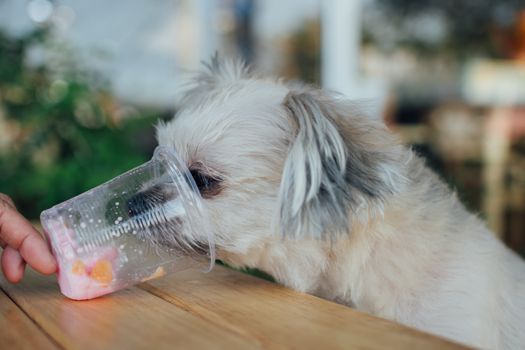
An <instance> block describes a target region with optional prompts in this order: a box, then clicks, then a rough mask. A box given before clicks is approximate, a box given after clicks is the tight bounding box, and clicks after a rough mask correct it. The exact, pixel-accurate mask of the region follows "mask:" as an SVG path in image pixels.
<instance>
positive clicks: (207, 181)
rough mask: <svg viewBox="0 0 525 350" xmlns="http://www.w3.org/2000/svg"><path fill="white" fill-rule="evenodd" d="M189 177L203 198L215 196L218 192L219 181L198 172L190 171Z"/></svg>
mask: <svg viewBox="0 0 525 350" xmlns="http://www.w3.org/2000/svg"><path fill="white" fill-rule="evenodd" d="M190 173H191V176H192V177H193V180H194V181H195V184H196V185H197V188H198V189H199V192H200V193H201V195H202V196H203V197H205V198H206V197H211V196H215V195H217V194H218V193H219V192H220V182H221V181H220V180H219V179H217V178H214V177H212V176H209V175H206V174H204V173H202V172H201V171H200V170H190Z"/></svg>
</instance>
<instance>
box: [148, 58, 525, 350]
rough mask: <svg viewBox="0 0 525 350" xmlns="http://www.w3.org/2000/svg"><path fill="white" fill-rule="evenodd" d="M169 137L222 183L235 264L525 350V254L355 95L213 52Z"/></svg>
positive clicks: (162, 133) (461, 337)
mask: <svg viewBox="0 0 525 350" xmlns="http://www.w3.org/2000/svg"><path fill="white" fill-rule="evenodd" d="M158 140H159V143H160V144H161V145H169V146H174V147H175V148H176V149H177V150H178V152H179V153H180V154H181V155H182V157H183V158H184V160H185V161H186V162H187V165H188V167H189V168H190V169H192V170H193V169H199V171H200V172H201V174H202V175H203V176H207V177H208V178H209V179H212V180H213V181H211V182H206V183H205V185H206V186H207V187H206V186H204V187H205V188H203V189H202V191H203V196H204V200H205V204H206V207H207V209H208V211H209V213H210V216H211V221H212V226H213V230H214V233H215V235H216V237H215V240H216V244H217V247H218V256H219V258H221V259H223V260H224V261H226V262H227V263H229V264H233V265H237V266H248V267H255V268H258V269H261V270H263V271H265V272H267V273H269V274H270V275H272V276H273V277H275V279H276V280H277V281H279V282H280V283H282V284H284V285H286V286H288V287H291V288H293V289H296V290H299V291H304V292H307V293H312V294H315V295H318V296H320V297H323V298H326V299H329V300H333V301H336V302H338V303H341V304H345V305H348V306H352V307H354V308H356V309H358V310H363V311H366V312H369V313H371V314H374V315H377V316H380V317H385V318H388V319H391V320H396V321H398V322H401V323H404V324H406V325H410V326H413V327H416V328H419V329H422V330H426V331H428V332H431V333H435V334H438V335H442V336H445V337H448V338H451V339H454V340H456V341H459V342H462V343H466V344H470V345H474V346H478V347H482V348H491V349H517V348H523V347H525V263H524V262H523V261H522V260H521V259H520V258H518V257H517V255H515V254H514V253H512V252H511V251H510V250H509V249H507V248H506V247H504V245H503V244H502V243H500V242H499V241H498V239H497V238H495V236H494V235H493V234H492V233H491V232H489V231H488V230H487V228H486V227H485V225H484V224H483V223H482V222H481V221H480V220H479V219H478V218H477V217H476V216H475V215H472V214H470V213H468V212H467V211H466V210H465V208H464V207H463V205H462V204H461V203H460V202H459V200H458V198H457V196H456V194H455V193H453V192H452V191H451V190H450V189H449V188H448V187H447V186H446V185H445V184H444V183H443V182H442V181H441V180H440V179H439V178H438V177H437V176H436V175H435V174H434V173H432V171H430V170H429V169H428V168H427V167H426V166H425V164H424V161H423V160H422V159H420V158H419V157H418V156H417V155H415V154H414V153H413V152H412V151H411V150H410V149H408V148H406V147H404V146H402V145H400V143H399V142H398V140H397V139H396V138H395V137H394V136H393V135H391V134H390V133H389V132H388V131H387V129H386V128H385V127H384V125H382V123H380V122H378V121H373V120H371V119H370V118H367V117H366V116H363V115H362V114H361V113H360V111H359V109H358V108H357V107H356V106H355V105H354V104H352V103H351V102H349V101H345V100H342V99H340V98H337V97H333V96H330V95H329V94H327V93H325V92H322V91H320V90H316V89H314V88H311V87H305V86H292V85H290V84H286V83H284V82H282V81H279V80H276V79H268V78H262V77H258V76H256V75H255V74H253V73H250V72H248V70H247V69H246V67H245V66H244V65H242V64H239V63H235V62H220V61H219V60H217V59H214V60H212V62H211V63H210V64H209V65H208V66H207V69H206V70H205V71H203V72H202V73H201V74H199V75H198V76H196V77H195V78H194V79H193V80H192V86H191V87H190V89H189V91H188V93H187V94H186V96H185V98H184V100H183V104H182V108H181V110H180V111H179V113H178V115H177V117H176V118H175V119H174V120H173V121H172V122H169V123H167V124H161V125H159V127H158Z"/></svg>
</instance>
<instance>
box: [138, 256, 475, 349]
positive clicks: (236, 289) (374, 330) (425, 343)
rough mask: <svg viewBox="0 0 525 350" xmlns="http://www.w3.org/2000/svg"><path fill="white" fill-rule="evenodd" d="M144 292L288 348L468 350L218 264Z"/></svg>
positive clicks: (266, 343)
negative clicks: (209, 269) (210, 268)
mask: <svg viewBox="0 0 525 350" xmlns="http://www.w3.org/2000/svg"><path fill="white" fill-rule="evenodd" d="M140 288H142V289H144V290H147V291H149V292H150V293H153V294H155V295H157V296H159V297H161V298H163V299H165V300H167V301H169V302H170V303H173V304H175V305H178V306H179V307H181V308H183V309H186V310H188V311H190V312H192V313H194V314H195V315H198V316H199V317H202V318H203V319H206V320H209V321H211V322H214V323H216V324H218V325H222V326H223V327H224V328H226V329H228V330H230V331H232V332H234V333H236V334H238V335H240V336H242V337H243V338H246V337H248V338H250V339H252V340H254V341H257V342H258V343H260V344H261V345H263V347H265V348H274V349H276V348H283V349H284V348H286V349H323V348H330V349H349V348H351V349H465V348H464V347H462V346H460V345H457V344H454V343H452V342H449V341H447V340H444V339H440V338H437V337H434V336H432V335H428V334H425V333H422V332H419V331H416V330H413V329H410V328H407V327H404V326H402V325H399V324H396V323H393V322H390V321H386V320H383V319H379V318H376V317H372V316H370V315H367V314H364V313H360V312H357V311H355V310H352V309H350V308H348V307H344V306H341V305H338V304H335V303H332V302H328V301H325V300H322V299H319V298H317V297H314V296H310V295H306V294H303V293H299V292H295V291H292V290H289V289H287V288H284V287H280V286H278V285H276V284H273V283H270V282H267V281H263V280H260V279H257V278H254V277H252V276H248V275H245V274H241V273H238V272H236V271H233V270H230V269H227V268H224V267H222V266H216V267H215V268H214V270H213V271H212V272H211V273H209V274H203V273H200V272H199V271H191V270H187V271H183V272H180V273H177V274H176V275H174V276H171V277H167V278H163V279H159V280H154V281H150V282H148V283H144V284H142V285H140Z"/></svg>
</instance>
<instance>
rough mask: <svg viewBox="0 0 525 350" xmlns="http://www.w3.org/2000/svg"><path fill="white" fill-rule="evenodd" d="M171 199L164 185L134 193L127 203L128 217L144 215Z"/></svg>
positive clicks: (170, 192) (171, 194)
mask: <svg viewBox="0 0 525 350" xmlns="http://www.w3.org/2000/svg"><path fill="white" fill-rule="evenodd" d="M172 197H173V193H172V191H170V190H169V189H168V188H167V186H165V185H154V186H152V187H150V188H148V189H145V190H143V191H141V192H138V193H136V194H135V195H133V196H132V197H131V198H130V199H129V200H128V201H127V209H128V215H129V216H130V217H134V216H137V215H140V214H143V213H146V212H148V211H150V210H152V209H154V208H155V207H157V206H159V205H162V204H164V203H166V202H167V201H168V200H170V199H171V198H172Z"/></svg>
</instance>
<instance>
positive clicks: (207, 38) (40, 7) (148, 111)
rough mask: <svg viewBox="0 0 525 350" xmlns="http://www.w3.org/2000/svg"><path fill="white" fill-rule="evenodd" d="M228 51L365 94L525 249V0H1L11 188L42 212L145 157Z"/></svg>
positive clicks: (0, 134)
mask: <svg viewBox="0 0 525 350" xmlns="http://www.w3.org/2000/svg"><path fill="white" fill-rule="evenodd" d="M215 51H219V52H220V53H221V54H222V55H224V56H239V57H242V58H243V59H244V60H246V61H247V62H249V63H251V64H253V65H254V66H256V67H257V68H258V69H259V70H261V71H263V72H266V73H269V74H275V75H282V76H285V77H286V78H288V79H294V80H302V81H305V82H308V83H313V84H317V85H321V86H323V87H325V88H328V89H334V90H337V91H340V92H342V93H343V94H345V95H346V96H348V97H349V98H352V99H355V100H356V101H358V103H360V104H361V105H362V106H363V107H364V108H366V110H367V112H368V113H369V114H370V117H371V118H381V119H383V120H385V122H386V123H387V125H388V126H389V127H390V128H391V129H392V130H394V131H395V132H397V133H398V134H399V135H400V136H401V138H402V140H403V141H404V142H405V143H407V144H410V145H412V146H413V148H414V149H415V150H416V151H417V152H418V153H419V154H421V155H423V156H425V157H426V158H427V160H428V164H429V165H430V166H431V167H432V168H434V170H436V171H437V172H439V173H440V174H441V175H442V177H443V178H444V179H445V180H446V181H447V182H448V183H449V184H450V186H451V187H453V188H455V189H457V191H458V194H459V196H460V197H461V198H462V200H463V201H464V202H465V203H466V205H467V206H468V207H469V209H471V210H473V211H475V212H477V213H479V215H480V216H482V217H484V218H485V219H486V220H487V221H488V224H489V226H490V227H491V229H492V230H494V232H495V233H496V234H497V235H498V236H499V237H500V238H501V239H502V240H503V241H505V242H506V243H507V244H508V245H509V246H510V247H511V248H513V249H514V250H516V251H517V252H519V253H520V254H522V255H525V2H524V1H523V0H498V1H493V0H419V1H410V0H326V1H322V0H288V1H278V0H264V1H263V0H259V1H257V0H254V1H250V0H230V1H228V0H222V1H221V0H194V1H191V0H155V1H151V0H112V1H104V0H91V1H83V0H69V1H66V0H64V1H59V0H0V192H4V193H7V194H9V195H10V196H12V197H13V199H14V200H15V202H16V203H17V205H18V206H19V209H20V210H21V211H22V212H23V213H24V214H26V215H27V216H29V217H30V218H32V219H37V218H38V215H39V213H40V211H42V210H43V209H45V208H47V207H50V206H52V205H54V204H56V203H58V202H61V201H63V200H65V199H67V198H70V197H72V196H74V195H76V194H79V193H81V192H83V191H85V190H87V189H89V188H91V187H93V186H95V185H98V184H100V183H102V182H104V181H106V180H108V179H110V178H112V177H114V176H115V175H117V174H120V173H122V172H123V171H125V170H128V169H130V168H132V167H134V166H136V165H138V164H140V163H142V162H144V161H146V160H147V159H148V158H149V157H150V156H151V154H152V150H153V148H154V147H155V144H156V141H155V137H154V124H155V123H156V121H157V120H158V119H165V120H166V119H169V118H171V117H172V116H173V114H174V113H175V112H176V110H177V99H178V96H179V95H178V94H179V93H180V91H181V85H182V84H183V83H184V77H185V74H186V73H187V72H189V71H192V70H195V69H197V68H198V67H199V65H200V62H201V61H202V60H206V59H208V58H209V57H210V56H211V55H212V54H213V53H214V52H215Z"/></svg>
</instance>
